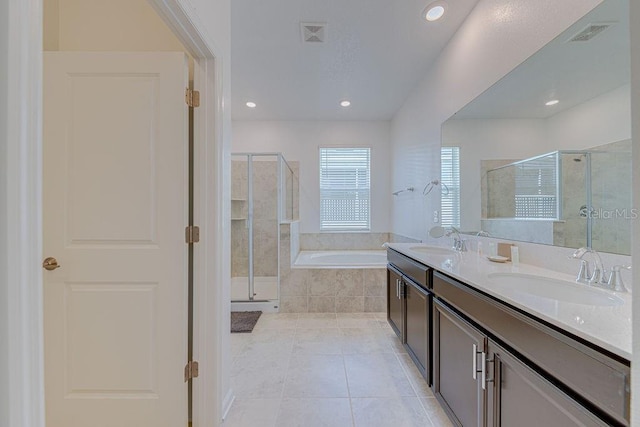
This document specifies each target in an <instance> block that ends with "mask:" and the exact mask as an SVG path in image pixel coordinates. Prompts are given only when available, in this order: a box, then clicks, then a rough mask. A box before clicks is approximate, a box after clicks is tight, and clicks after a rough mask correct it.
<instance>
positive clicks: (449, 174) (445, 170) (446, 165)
mask: <svg viewBox="0 0 640 427" xmlns="http://www.w3.org/2000/svg"><path fill="white" fill-rule="evenodd" d="M440 182H442V184H444V185H442V186H441V187H442V196H441V197H440V223H441V225H442V226H443V227H460V147H442V148H441V149H440ZM445 186H446V187H445ZM447 187H448V188H449V192H448V193H447V190H446V189H447Z"/></svg>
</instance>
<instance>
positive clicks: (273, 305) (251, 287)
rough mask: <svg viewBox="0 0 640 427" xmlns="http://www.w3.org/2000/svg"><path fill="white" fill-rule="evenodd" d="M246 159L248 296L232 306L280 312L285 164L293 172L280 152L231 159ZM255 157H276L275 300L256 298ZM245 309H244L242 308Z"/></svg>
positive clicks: (241, 154) (246, 154)
mask: <svg viewBox="0 0 640 427" xmlns="http://www.w3.org/2000/svg"><path fill="white" fill-rule="evenodd" d="M234 157H245V158H246V161H247V171H246V174H247V228H248V264H249V265H248V294H247V299H246V300H232V301H231V302H232V304H233V305H235V306H237V307H241V305H242V304H259V303H263V304H265V307H264V309H265V310H278V309H279V306H280V261H281V260H280V228H281V224H282V221H283V199H282V198H283V189H282V186H283V185H284V184H285V183H284V182H283V176H282V174H283V163H284V164H286V165H287V168H288V169H289V170H290V171H292V173H293V170H292V169H291V166H290V165H289V164H288V162H287V161H286V159H285V158H284V156H283V154H282V153H280V152H238V153H231V158H232V160H233V158H234ZM255 157H275V158H276V159H275V161H276V162H277V164H276V174H277V183H276V191H277V195H276V198H277V213H276V222H277V231H276V245H277V247H276V252H277V274H276V280H277V282H276V283H277V284H276V298H275V299H259V300H256V299H255V298H254V294H255V273H254V266H253V261H254V256H253V219H254V215H253V161H254V158H255ZM242 308H244V307H242Z"/></svg>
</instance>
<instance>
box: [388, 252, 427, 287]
mask: <svg viewBox="0 0 640 427" xmlns="http://www.w3.org/2000/svg"><path fill="white" fill-rule="evenodd" d="M387 261H388V262H389V264H393V265H394V266H395V267H396V268H397V269H398V270H400V271H402V274H403V275H405V276H406V277H408V278H410V279H411V280H413V281H414V282H416V283H417V284H419V285H420V286H422V287H423V288H425V289H431V281H430V280H429V271H430V270H431V269H430V268H429V267H427V266H426V265H422V264H420V263H418V262H416V261H414V260H412V259H411V258H409V257H407V256H405V255H402V254H401V253H399V252H396V251H394V250H393V249H387Z"/></svg>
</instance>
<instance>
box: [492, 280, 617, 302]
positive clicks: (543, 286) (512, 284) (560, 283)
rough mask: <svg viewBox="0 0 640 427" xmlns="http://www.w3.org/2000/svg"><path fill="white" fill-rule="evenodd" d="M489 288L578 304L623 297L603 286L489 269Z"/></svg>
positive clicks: (514, 294) (506, 292) (615, 300)
mask: <svg viewBox="0 0 640 427" xmlns="http://www.w3.org/2000/svg"><path fill="white" fill-rule="evenodd" d="M487 277H488V278H489V279H490V280H491V283H492V288H494V289H496V290H498V291H500V292H501V293H504V294H505V295H512V296H522V295H523V294H527V295H532V296H536V297H540V298H547V299H549V300H556V301H564V302H571V303H574V304H581V305H598V306H617V305H622V304H623V303H624V300H622V299H621V298H619V297H618V296H616V295H614V294H612V293H611V292H608V291H606V290H603V289H597V288H593V287H590V286H588V285H584V284H580V283H574V282H569V281H566V280H559V279H553V278H550V277H542V276H535V275H532V274H521V273H491V274H489V275H488V276H487Z"/></svg>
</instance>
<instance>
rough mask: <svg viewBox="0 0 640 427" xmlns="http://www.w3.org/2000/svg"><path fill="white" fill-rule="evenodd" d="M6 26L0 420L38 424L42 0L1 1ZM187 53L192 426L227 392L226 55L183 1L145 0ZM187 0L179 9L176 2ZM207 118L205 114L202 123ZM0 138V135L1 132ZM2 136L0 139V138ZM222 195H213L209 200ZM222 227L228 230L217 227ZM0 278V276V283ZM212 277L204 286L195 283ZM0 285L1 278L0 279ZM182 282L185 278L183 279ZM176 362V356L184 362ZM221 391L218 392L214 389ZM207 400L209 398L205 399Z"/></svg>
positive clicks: (214, 415) (26, 426)
mask: <svg viewBox="0 0 640 427" xmlns="http://www.w3.org/2000/svg"><path fill="white" fill-rule="evenodd" d="M6 1H7V2H8V10H9V15H8V16H9V27H8V50H7V65H8V82H7V83H8V97H7V98H8V99H7V102H8V105H9V106H10V108H9V110H8V117H7V118H8V123H7V124H8V126H7V133H6V138H7V139H6V149H7V165H6V166H7V167H6V174H7V176H6V179H7V182H8V183H10V184H11V185H8V187H7V193H6V199H5V200H3V202H5V201H6V205H5V206H4V207H3V208H2V210H0V220H2V221H3V222H4V224H3V226H4V227H7V239H6V242H5V243H2V242H0V255H2V256H5V255H6V262H7V275H6V276H5V277H3V278H2V280H3V281H4V280H6V287H7V298H8V301H9V302H10V304H9V311H8V316H7V318H6V322H7V323H6V324H4V323H3V322H4V320H5V319H0V327H6V330H7V333H8V341H7V343H6V345H7V346H8V348H7V355H8V366H7V368H9V369H8V382H7V383H6V384H5V385H0V399H5V396H6V399H8V403H7V407H8V408H9V415H8V422H9V424H8V425H11V426H16V427H43V426H44V425H45V411H44V407H45V405H44V367H43V366H44V362H43V361H44V345H43V327H42V322H43V300H42V268H41V265H40V264H41V262H42V255H43V254H42V240H43V235H42V232H43V230H42V209H43V207H42V109H43V108H42V107H43V104H42V48H43V47H42V25H43V24H42V16H43V14H42V10H43V5H42V1H43V0H6ZM148 2H149V4H150V5H151V6H152V7H153V8H154V9H155V10H156V12H157V13H158V15H159V16H160V17H161V18H163V20H164V21H165V23H166V24H167V25H168V26H169V27H170V28H171V29H172V31H173V32H174V34H175V35H176V36H177V37H178V39H180V41H181V42H182V43H183V45H184V46H185V47H186V49H187V51H188V52H189V53H190V54H191V55H192V56H193V58H194V63H195V64H194V66H195V70H194V71H195V83H194V86H195V87H194V89H196V90H199V91H200V96H201V99H200V102H201V103H200V108H197V109H195V111H194V132H195V135H194V141H195V150H196V152H195V159H196V160H195V164H194V182H195V189H194V190H195V191H194V195H195V196H194V197H195V211H194V219H195V221H196V224H198V225H199V226H200V230H201V232H200V233H201V243H200V244H198V245H196V246H195V248H194V257H195V259H194V284H195V289H194V292H195V301H196V304H195V306H194V359H196V360H199V362H200V366H201V369H200V377H199V378H198V380H196V381H194V383H193V397H194V399H193V409H194V412H193V425H195V426H204V425H218V424H219V423H220V420H221V419H222V414H223V413H224V412H225V411H226V410H227V409H228V406H230V404H231V400H232V398H231V397H230V396H231V394H230V391H227V390H224V388H225V387H226V388H228V385H227V384H228V380H227V379H226V378H225V377H224V376H223V375H225V374H224V373H225V371H228V370H226V369H223V367H224V364H225V363H226V357H225V352H224V351H223V347H224V344H225V334H224V333H223V331H225V330H228V327H227V328H226V329H224V328H225V327H226V325H227V324H228V316H226V321H225V313H228V311H229V307H227V306H228V304H225V301H228V300H229V298H227V299H226V300H225V299H224V298H223V297H224V296H225V295H224V294H225V290H224V287H223V286H220V285H217V286H216V284H224V283H226V282H227V281H226V280H225V277H226V276H228V275H229V263H228V259H229V250H228V248H227V247H226V245H225V242H228V241H229V239H228V230H226V228H225V227H224V224H226V219H227V217H228V216H229V215H228V211H229V207H228V206H227V204H228V203H227V202H224V201H226V200H227V199H228V197H225V196H228V193H229V191H228V190H227V188H228V187H229V181H228V176H229V167H228V162H227V161H226V160H227V159H228V157H229V153H230V129H228V128H229V126H230V119H229V113H228V111H227V110H228V108H229V107H228V106H229V102H228V97H229V94H228V93H226V92H225V90H226V89H225V85H224V79H225V78H227V76H226V75H225V73H226V70H225V68H228V64H227V62H226V61H228V58H225V57H223V51H222V50H221V47H220V46H215V45H211V43H210V42H208V41H207V40H210V38H209V37H208V35H207V33H206V32H205V30H204V29H205V28H206V27H205V26H204V24H203V23H202V22H201V21H200V19H199V18H198V16H197V15H196V14H195V10H194V9H193V7H191V6H190V2H188V1H185V0H148ZM185 5H187V6H185ZM210 118H213V120H211V119H210ZM3 137H4V135H3ZM1 142H3V143H4V141H1ZM219 201H223V202H219ZM227 228H228V227H227ZM0 284H2V283H0ZM206 284H213V285H212V286H205V285H206ZM2 285H4V284H2ZM185 286H186V283H185ZM185 363H186V361H185ZM224 393H226V395H225V396H223V394H224ZM211 402H216V404H215V405H211V404H210V403H211Z"/></svg>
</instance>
